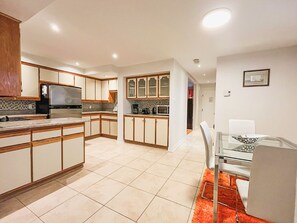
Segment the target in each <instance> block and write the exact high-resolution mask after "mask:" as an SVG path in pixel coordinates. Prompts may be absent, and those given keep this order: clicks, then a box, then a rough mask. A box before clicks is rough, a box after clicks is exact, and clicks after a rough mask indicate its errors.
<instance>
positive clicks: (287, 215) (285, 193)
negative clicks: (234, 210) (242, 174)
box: [236, 146, 297, 223]
mask: <svg viewBox="0 0 297 223" xmlns="http://www.w3.org/2000/svg"><path fill="white" fill-rule="evenodd" d="M296 172H297V150H294V149H287V148H276V147H269V146H258V147H256V149H255V151H254V153H253V162H252V167H251V176H250V181H249V182H248V181H244V180H239V179H237V180H236V184H237V187H238V191H239V194H240V197H241V200H242V202H243V204H244V207H245V210H246V213H247V214H249V215H252V216H255V217H258V218H262V219H265V220H268V221H271V222H279V223H292V222H294V212H295V202H296Z"/></svg>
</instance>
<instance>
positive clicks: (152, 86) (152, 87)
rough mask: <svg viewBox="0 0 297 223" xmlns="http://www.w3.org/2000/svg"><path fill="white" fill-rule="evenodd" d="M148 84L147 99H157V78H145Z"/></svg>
mask: <svg viewBox="0 0 297 223" xmlns="http://www.w3.org/2000/svg"><path fill="white" fill-rule="evenodd" d="M147 82H148V97H149V98H157V97H158V76H151V77H148V78H147Z"/></svg>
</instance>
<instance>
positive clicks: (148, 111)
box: [142, 108, 150, 115]
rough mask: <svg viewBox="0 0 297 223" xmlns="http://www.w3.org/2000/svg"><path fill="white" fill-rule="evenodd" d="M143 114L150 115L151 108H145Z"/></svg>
mask: <svg viewBox="0 0 297 223" xmlns="http://www.w3.org/2000/svg"><path fill="white" fill-rule="evenodd" d="M142 114H144V115H148V114H150V109H149V108H143V109H142Z"/></svg>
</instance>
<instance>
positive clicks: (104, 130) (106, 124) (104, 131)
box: [101, 120, 109, 135]
mask: <svg viewBox="0 0 297 223" xmlns="http://www.w3.org/2000/svg"><path fill="white" fill-rule="evenodd" d="M101 125H102V126H101V128H102V129H101V132H102V134H104V135H109V120H101Z"/></svg>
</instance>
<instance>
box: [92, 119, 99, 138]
mask: <svg viewBox="0 0 297 223" xmlns="http://www.w3.org/2000/svg"><path fill="white" fill-rule="evenodd" d="M99 134H100V119H95V120H91V135H92V136H93V135H99Z"/></svg>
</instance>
